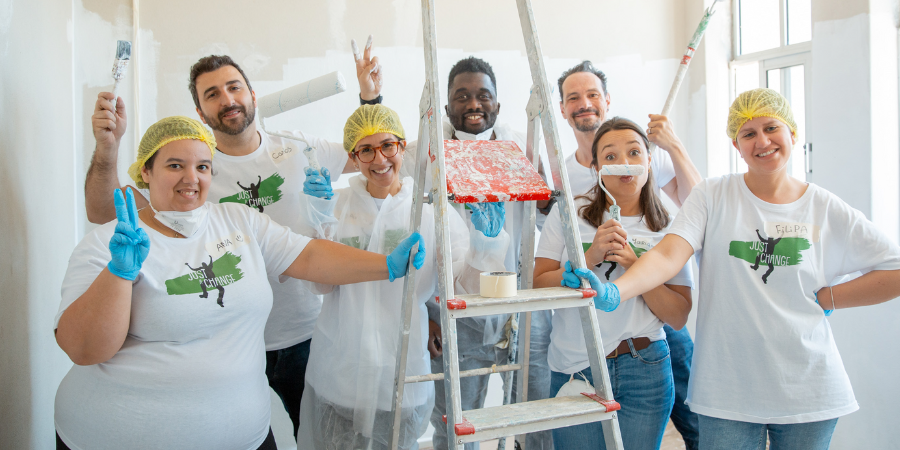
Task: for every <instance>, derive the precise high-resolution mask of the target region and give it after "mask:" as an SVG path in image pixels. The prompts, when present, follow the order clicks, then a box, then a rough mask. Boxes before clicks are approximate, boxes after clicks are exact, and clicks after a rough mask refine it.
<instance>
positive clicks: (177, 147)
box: [141, 139, 212, 211]
mask: <svg viewBox="0 0 900 450" xmlns="http://www.w3.org/2000/svg"><path fill="white" fill-rule="evenodd" d="M141 177H142V178H143V179H144V182H145V183H147V184H148V185H150V188H149V189H150V203H151V204H152V205H153V207H154V208H156V209H157V210H158V211H192V210H194V209H196V208H198V207H200V206H202V205H203V204H204V203H205V202H206V195H207V193H208V192H209V185H210V183H211V182H212V159H211V155H210V151H209V146H207V145H206V144H205V143H203V142H202V141H198V140H195V139H182V140H178V141H174V142H170V143H168V144H166V145H164V146H162V148H160V149H159V150H158V151H157V152H156V154H155V155H153V161H152V166H151V168H150V169H148V168H147V167H146V166H144V167H142V168H141Z"/></svg>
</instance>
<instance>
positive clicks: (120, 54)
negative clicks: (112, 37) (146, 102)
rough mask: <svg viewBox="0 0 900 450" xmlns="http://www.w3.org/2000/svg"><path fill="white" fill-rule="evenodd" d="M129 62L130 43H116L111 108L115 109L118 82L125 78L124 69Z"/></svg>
mask: <svg viewBox="0 0 900 450" xmlns="http://www.w3.org/2000/svg"><path fill="white" fill-rule="evenodd" d="M129 60H131V41H117V42H116V60H115V62H113V68H112V77H113V92H112V93H113V100H112V101H113V108H114V109H115V104H116V94H117V91H118V90H119V81H121V80H122V78H125V69H127V68H128V61H129Z"/></svg>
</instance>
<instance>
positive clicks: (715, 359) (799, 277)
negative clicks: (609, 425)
mask: <svg viewBox="0 0 900 450" xmlns="http://www.w3.org/2000/svg"><path fill="white" fill-rule="evenodd" d="M796 129H797V127H796V124H795V122H794V119H793V115H792V113H791V108H790V106H789V104H788V102H787V100H786V99H785V98H784V97H782V96H781V95H780V94H779V93H777V92H776V91H773V90H770V89H755V90H752V91H747V92H744V93H743V94H741V95H739V96H738V98H737V99H735V101H734V103H733V104H732V106H731V109H730V110H729V117H728V136H729V137H730V138H731V139H732V141H733V144H734V146H735V148H737V150H738V152H739V154H740V155H741V157H742V158H743V159H744V161H745V162H746V163H747V166H748V171H747V172H746V173H742V174H732V175H726V176H723V177H719V178H712V179H709V180H706V181H704V182H701V183H700V184H699V185H697V186H695V187H694V189H693V191H692V192H691V194H690V196H689V197H688V198H687V201H686V202H685V203H684V205H683V206H682V209H681V211H680V212H679V214H678V216H677V217H676V219H675V222H674V224H673V225H672V228H671V229H670V230H669V234H668V235H666V237H665V238H664V239H663V240H662V242H660V243H659V245H657V246H656V247H655V248H654V249H653V250H651V251H649V252H647V253H645V254H644V255H643V256H642V257H641V258H640V259H638V261H637V262H636V263H635V264H634V265H633V266H632V267H631V269H630V270H628V271H627V272H626V273H625V274H624V275H623V276H621V277H620V278H619V279H617V280H615V283H606V284H603V283H599V282H596V280H594V282H593V283H592V285H593V286H594V287H595V289H596V290H597V291H598V299H600V301H601V302H603V301H612V302H615V301H617V299H618V298H620V297H624V298H629V297H634V296H636V295H638V294H640V293H641V292H645V291H647V290H649V289H651V288H653V287H654V286H656V285H658V284H659V283H660V282H663V281H664V280H666V279H667V278H669V277H671V276H672V275H673V274H674V273H676V272H677V271H678V270H679V269H680V268H681V267H682V264H684V262H685V261H687V260H688V259H689V258H690V257H691V255H692V254H693V253H694V252H695V251H699V250H703V258H702V260H701V261H700V298H701V300H700V301H699V303H698V308H699V309H698V316H697V318H698V319H697V338H696V344H695V349H694V360H693V371H692V374H691V380H690V388H689V395H688V399H687V403H688V405H689V406H690V407H691V410H692V411H694V412H696V413H698V414H699V415H700V448H701V449H729V450H732V449H738V450H743V449H748V450H750V449H753V450H756V449H760V450H762V449H765V448H766V437H767V436H768V440H769V441H770V443H771V446H770V448H771V449H772V450H786V449H791V450H794V449H804V450H806V449H809V450H818V449H827V448H828V447H829V445H830V442H831V436H832V433H833V432H834V427H835V425H836V424H837V420H838V418H839V417H841V416H843V415H846V414H849V413H851V412H853V411H856V410H857V409H859V406H858V405H857V403H856V400H855V398H854V396H853V389H852V387H851V386H850V381H849V379H848V377H847V373H846V372H845V370H844V367H843V363H842V362H841V356H840V354H839V353H838V351H837V347H836V345H835V342H834V338H833V336H832V332H831V327H830V325H829V323H828V320H827V319H826V317H827V316H828V315H830V314H831V312H832V311H834V310H836V309H843V308H851V307H856V306H865V305H873V304H877V303H882V302H885V301H888V300H890V299H893V298H895V297H897V296H898V295H900V248H898V246H897V245H896V244H894V243H892V242H891V241H890V239H888V237H887V236H885V235H884V234H883V233H881V232H880V231H879V230H878V229H877V228H876V227H875V226H874V225H873V224H872V223H871V222H869V221H868V220H867V219H866V218H865V216H863V215H862V213H860V212H859V211H857V210H855V209H853V208H851V207H850V206H848V205H847V204H846V203H844V202H843V201H842V200H840V199H839V198H837V197H836V196H834V195H833V194H831V193H830V192H828V191H826V190H824V189H822V188H820V187H818V186H816V185H814V184H812V183H806V182H803V181H800V180H797V179H794V178H792V177H791V176H790V175H789V173H788V171H787V164H788V161H789V160H790V156H791V151H792V148H793V145H794V144H795V142H796ZM857 271H861V272H862V273H863V274H864V275H862V276H860V277H858V278H856V279H853V280H851V281H847V282H845V283H841V284H837V285H833V283H834V280H836V279H838V278H839V277H841V276H842V275H845V274H850V273H854V272H857ZM579 275H580V274H579ZM623 410H624V408H623Z"/></svg>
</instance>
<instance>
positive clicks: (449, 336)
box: [417, 0, 463, 450]
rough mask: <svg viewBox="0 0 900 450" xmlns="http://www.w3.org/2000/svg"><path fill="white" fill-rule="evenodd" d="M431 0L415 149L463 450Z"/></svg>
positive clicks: (452, 433)
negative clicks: (430, 212)
mask: <svg viewBox="0 0 900 450" xmlns="http://www.w3.org/2000/svg"><path fill="white" fill-rule="evenodd" d="M434 14H435V11H434V0H422V36H423V39H422V42H423V48H424V52H425V80H426V83H427V85H428V90H429V96H430V98H431V100H430V103H431V105H430V107H429V109H428V111H429V113H428V114H426V116H427V117H428V119H429V121H428V134H429V146H428V147H427V148H419V149H417V150H418V151H419V152H426V151H427V152H428V158H429V159H430V160H431V162H432V164H431V186H432V189H433V194H434V196H433V198H434V203H433V205H434V227H435V236H434V237H435V258H436V260H437V271H438V282H437V285H438V292H439V294H440V297H441V335H442V339H443V342H442V344H443V358H444V393H445V402H446V405H447V406H446V408H447V409H446V414H447V424H446V425H447V440H448V444H449V446H448V447H449V448H453V449H456V450H463V446H462V444H461V443H460V442H459V439H458V438H457V436H456V425H457V424H460V423H462V420H463V417H462V406H461V400H460V387H459V356H458V353H457V351H458V350H457V345H456V321H455V320H453V319H451V318H450V313H449V310H448V309H447V301H448V300H449V299H452V298H453V297H454V294H453V265H452V261H451V258H452V255H451V253H450V251H451V250H450V236H449V234H448V231H449V229H450V228H449V227H450V221H449V218H448V217H447V212H448V209H449V208H450V204H449V202H448V201H447V176H446V169H445V165H444V138H443V126H442V124H441V111H440V107H439V105H440V104H441V94H440V89H439V86H438V67H437V42H436V40H435V37H436V33H435V18H434Z"/></svg>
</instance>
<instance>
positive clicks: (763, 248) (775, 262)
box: [728, 230, 810, 284]
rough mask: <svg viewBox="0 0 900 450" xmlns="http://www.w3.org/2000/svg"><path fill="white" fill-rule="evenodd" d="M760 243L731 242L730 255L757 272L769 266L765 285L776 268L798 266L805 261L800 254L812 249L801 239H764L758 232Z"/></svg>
mask: <svg viewBox="0 0 900 450" xmlns="http://www.w3.org/2000/svg"><path fill="white" fill-rule="evenodd" d="M756 236H757V237H758V238H759V240H758V241H750V242H745V241H731V244H729V246H728V254H729V255H731V256H734V257H735V258H738V259H743V260H744V261H747V262H749V263H752V265H751V266H750V268H751V269H753V270H757V269H759V267H760V266H761V265H762V266H769V270H767V271H766V273H764V274H763V276H762V280H763V283H765V284H768V280H769V275H771V274H772V271H773V270H775V267H783V266H796V265H797V264H800V261H802V260H803V256H802V255H801V254H800V252H802V251H803V250H808V249H809V247H810V244H809V241H808V240H807V239H805V238H800V237H786V238H771V237H770V238H764V237H762V235H761V234H760V233H759V230H756Z"/></svg>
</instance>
